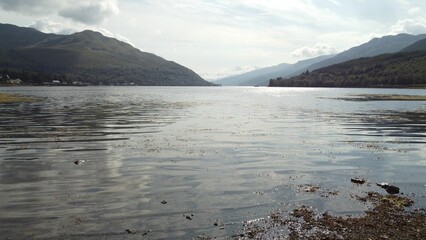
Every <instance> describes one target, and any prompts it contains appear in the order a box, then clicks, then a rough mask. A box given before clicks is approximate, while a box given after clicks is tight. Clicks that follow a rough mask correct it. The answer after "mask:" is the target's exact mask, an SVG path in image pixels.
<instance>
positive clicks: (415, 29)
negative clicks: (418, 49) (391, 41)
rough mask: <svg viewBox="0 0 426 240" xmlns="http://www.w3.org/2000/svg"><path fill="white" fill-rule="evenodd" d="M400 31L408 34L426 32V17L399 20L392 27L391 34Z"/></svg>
mask: <svg viewBox="0 0 426 240" xmlns="http://www.w3.org/2000/svg"><path fill="white" fill-rule="evenodd" d="M399 33H408V34H414V35H417V34H422V33H426V20H425V19H418V20H414V19H404V20H399V21H398V22H397V23H396V24H395V25H393V26H392V27H391V31H390V34H392V35H395V34H399Z"/></svg>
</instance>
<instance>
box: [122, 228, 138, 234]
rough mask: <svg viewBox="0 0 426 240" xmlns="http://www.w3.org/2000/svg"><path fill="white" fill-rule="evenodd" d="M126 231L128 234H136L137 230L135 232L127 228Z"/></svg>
mask: <svg viewBox="0 0 426 240" xmlns="http://www.w3.org/2000/svg"><path fill="white" fill-rule="evenodd" d="M124 231H125V232H127V233H128V234H135V232H133V231H132V230H130V229H126V230H124Z"/></svg>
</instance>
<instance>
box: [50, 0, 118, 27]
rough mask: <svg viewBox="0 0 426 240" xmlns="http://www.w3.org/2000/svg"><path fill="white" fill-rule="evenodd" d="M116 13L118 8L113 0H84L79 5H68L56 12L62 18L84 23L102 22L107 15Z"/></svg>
mask: <svg viewBox="0 0 426 240" xmlns="http://www.w3.org/2000/svg"><path fill="white" fill-rule="evenodd" d="M118 13H119V8H118V5H117V1H115V0H103V1H91V2H89V3H86V2H85V3H83V4H81V5H77V6H70V7H68V8H65V9H62V10H60V11H59V12H58V14H59V15H60V16H62V17H64V18H69V19H72V20H74V21H76V22H81V23H85V24H99V23H103V22H104V21H105V20H106V19H107V18H108V17H111V16H113V15H116V14H118Z"/></svg>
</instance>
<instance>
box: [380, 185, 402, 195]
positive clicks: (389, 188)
mask: <svg viewBox="0 0 426 240" xmlns="http://www.w3.org/2000/svg"><path fill="white" fill-rule="evenodd" d="M376 185H377V186H379V187H381V188H383V189H385V190H386V192H387V193H389V194H398V193H399V187H396V186H393V185H389V183H385V182H382V183H376Z"/></svg>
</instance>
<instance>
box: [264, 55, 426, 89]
mask: <svg viewBox="0 0 426 240" xmlns="http://www.w3.org/2000/svg"><path fill="white" fill-rule="evenodd" d="M424 66H426V52H424V51H417V52H399V53H394V54H384V55H380V56H376V57H369V58H360V59H355V60H351V61H347V62H344V63H340V64H335V65H332V66H328V67H325V68H321V69H317V70H315V71H312V72H310V73H304V74H301V75H299V76H296V77H292V78H289V79H283V78H278V79H275V80H271V81H270V83H269V86H271V87H420V86H426V68H425V67H424Z"/></svg>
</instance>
